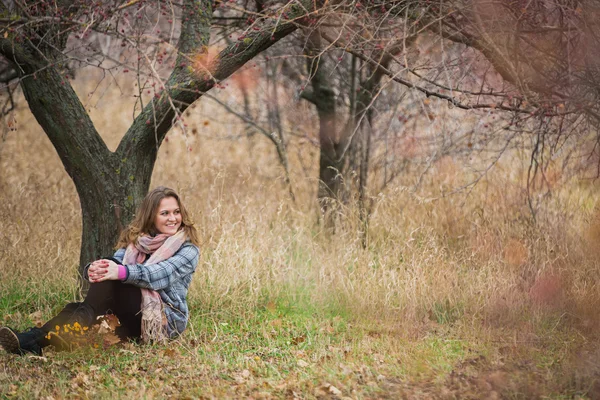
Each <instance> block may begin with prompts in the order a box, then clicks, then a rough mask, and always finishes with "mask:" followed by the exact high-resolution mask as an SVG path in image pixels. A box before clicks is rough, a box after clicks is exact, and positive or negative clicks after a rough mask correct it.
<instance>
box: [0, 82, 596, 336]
mask: <svg viewBox="0 0 600 400" xmlns="http://www.w3.org/2000/svg"><path fill="white" fill-rule="evenodd" d="M77 90H78V92H79V93H80V95H81V96H82V98H83V97H85V95H86V94H87V93H88V92H89V91H90V90H91V88H90V87H88V86H87V85H86V83H85V82H80V83H78V86H77ZM111 90H112V89H111ZM92 97H93V96H92ZM93 99H94V100H93V101H92V100H90V108H91V109H92V112H91V115H92V118H93V120H94V122H95V123H96V125H97V126H98V130H99V131H100V132H101V134H102V136H103V138H104V139H105V140H106V141H107V143H108V145H109V147H110V148H112V149H114V148H115V147H116V145H117V143H118V140H119V138H120V136H121V135H122V134H123V132H125V130H126V128H127V127H128V124H129V123H130V122H131V120H132V115H131V114H130V111H129V110H131V107H130V106H131V105H132V104H131V102H132V100H131V99H130V98H129V97H128V96H126V95H125V94H123V96H122V98H121V100H122V101H114V102H111V103H108V102H102V101H99V102H98V99H97V98H96V97H93ZM21 104H23V103H22V102H21ZM109 116H110V117H109ZM16 118H17V120H18V121H20V122H19V126H18V129H17V131H14V132H10V133H9V134H8V136H7V137H6V140H5V141H4V142H3V143H2V145H1V147H0V169H1V170H2V174H0V198H1V200H2V205H3V206H2V207H0V220H1V221H2V229H1V230H0V244H1V247H0V289H1V290H2V292H3V293H8V292H9V291H13V288H14V287H17V286H19V285H24V286H27V287H28V288H31V290H33V291H35V292H36V293H37V294H38V295H37V296H36V298H38V299H41V298H51V297H52V296H51V293H52V291H54V290H56V289H57V288H63V289H64V288H66V290H67V291H69V293H72V296H73V297H75V296H76V271H77V267H78V266H77V260H78V252H79V245H80V232H81V220H80V219H81V214H80V211H79V205H78V199H77V195H76V192H75V189H74V186H73V184H72V183H71V181H70V180H69V177H68V176H67V175H66V173H65V172H64V169H63V168H62V166H61V164H60V161H59V159H58V157H57V156H56V154H55V152H54V150H53V149H52V147H51V145H50V143H49V141H48V140H47V138H46V137H45V136H44V134H43V132H41V130H40V128H39V127H38V125H37V124H36V123H35V121H34V119H33V118H32V116H31V115H30V113H29V111H28V110H27V109H26V108H25V107H24V106H19V108H18V110H17V111H16ZM186 123H187V124H188V126H189V127H190V130H189V132H190V133H188V134H187V135H184V134H183V133H182V132H180V131H178V129H176V128H175V129H173V131H172V132H170V133H169V135H168V140H166V141H165V143H164V145H163V146H162V148H161V151H160V153H159V156H158V160H157V165H156V170H155V174H154V176H153V180H152V185H158V184H168V185H170V186H173V187H174V188H175V189H176V190H179V191H180V192H181V194H182V196H183V198H184V199H185V201H186V203H187V206H188V208H189V210H190V211H191V212H192V214H193V215H194V218H195V220H196V222H197V224H198V226H199V228H200V232H201V234H202V239H203V248H202V259H201V262H200V264H199V265H198V269H197V272H196V275H195V277H194V280H193V284H192V288H191V291H190V300H191V303H192V304H193V305H194V307H196V309H194V310H192V311H193V312H195V313H202V314H209V315H215V318H218V314H219V313H221V312H227V313H233V314H239V315H244V313H246V312H248V311H249V310H252V309H254V308H256V307H261V306H264V304H266V302H268V300H269V299H277V298H286V299H288V300H290V301H298V302H301V301H303V302H305V303H308V304H312V305H314V306H315V307H317V308H319V307H321V308H330V309H332V310H333V311H334V312H338V313H347V314H348V315H350V316H351V318H354V319H355V320H356V321H359V322H361V323H365V324H370V325H374V324H375V323H376V322H379V323H383V324H384V325H385V326H388V327H394V329H398V330H399V331H400V332H404V333H405V334H407V335H419V334H422V333H424V332H426V331H427V329H429V328H427V327H428V326H443V325H448V326H453V327H456V329H459V331H462V332H463V333H464V334H465V335H480V336H481V337H485V336H486V335H487V334H488V333H489V332H490V331H493V330H495V329H499V330H502V329H506V328H507V327H512V329H515V331H517V330H523V331H528V330H531V324H532V321H535V320H536V318H538V317H540V316H541V317H543V316H544V315H554V314H556V313H559V314H560V313H563V314H568V315H569V316H570V317H569V318H563V319H561V322H560V323H562V324H572V325H573V326H581V327H582V328H581V329H582V330H583V331H585V332H586V334H590V335H591V334H592V333H593V330H592V329H591V328H592V327H595V326H597V324H598V323H599V318H598V316H597V315H596V314H597V313H596V312H595V311H596V310H597V309H598V306H600V295H598V290H597V288H598V284H599V283H600V276H599V273H598V256H597V254H600V253H596V248H595V247H594V246H596V247H598V248H599V249H600V246H597V243H599V240H600V236H599V235H600V233H598V232H600V229H598V228H597V226H596V225H594V224H592V225H590V224H589V223H588V220H589V218H590V215H591V210H592V209H593V206H595V204H596V200H595V199H596V195H597V191H596V190H595V189H594V188H590V187H588V188H584V187H581V186H580V185H579V184H578V183H577V181H571V182H563V183H561V184H559V183H558V182H559V180H558V178H557V179H556V180H555V181H556V182H555V183H553V184H554V188H553V190H554V192H553V197H552V198H551V199H550V200H549V201H547V202H546V203H544V204H543V206H541V207H540V209H539V210H538V214H537V216H536V220H535V221H533V220H532V218H531V216H530V209H529V206H528V202H527V197H526V195H527V194H526V193H525V192H524V190H523V185H522V183H523V173H524V171H523V170H522V169H519V168H515V169H511V165H513V163H512V162H511V161H514V160H508V161H507V162H506V163H505V164H503V163H499V166H498V168H497V169H494V170H492V172H490V173H489V174H488V175H487V176H486V178H485V179H483V180H481V182H480V183H479V184H478V185H476V186H475V187H474V188H470V189H469V190H465V191H463V192H459V193H457V194H453V195H447V194H448V191H449V189H451V188H452V187H454V186H460V184H462V183H463V182H464V181H465V176H466V175H467V174H469V172H468V171H467V170H465V169H464V168H463V167H464V166H462V165H460V164H459V163H458V162H455V161H452V160H451V159H449V158H445V159H443V160H441V161H440V162H439V164H438V165H437V167H438V168H434V169H433V170H432V172H431V174H430V176H428V177H427V179H425V180H424V183H423V185H422V186H421V187H419V189H418V191H417V192H415V191H413V190H406V188H407V186H404V183H405V182H407V181H414V180H415V177H414V176H410V175H406V176H403V177H401V178H399V179H398V181H397V182H396V183H395V184H393V185H391V186H389V187H387V188H386V190H385V191H384V192H382V193H381V194H379V195H378V196H377V198H375V199H374V208H373V214H372V216H371V219H370V224H369V232H368V235H369V241H368V243H369V245H368V246H367V247H366V248H363V246H362V244H361V240H360V237H359V235H358V234H357V231H358V230H359V229H361V227H362V225H361V224H360V221H359V219H358V213H357V212H356V211H355V210H354V208H352V207H346V208H343V207H342V208H341V209H340V210H341V211H340V213H341V214H342V215H343V217H344V218H343V221H344V222H343V223H342V224H340V225H339V226H336V229H335V233H333V234H332V233H331V231H329V230H327V229H325V228H324V227H323V226H322V225H320V224H319V223H318V222H317V221H318V218H317V212H316V202H315V195H316V180H315V177H316V175H317V171H316V167H315V166H316V165H317V164H318V163H317V158H316V157H317V156H318V153H317V151H316V149H315V148H314V147H313V146H312V145H310V144H307V142H306V141H305V140H298V142H297V143H296V142H293V143H291V144H290V146H289V149H290V150H289V151H290V154H291V156H290V160H291V171H292V182H293V185H294V189H295V193H296V197H297V198H296V202H293V201H292V200H291V199H290V197H289V194H288V191H287V188H286V186H285V183H284V180H283V178H282V169H281V168H280V166H279V165H278V161H277V155H276V153H275V151H274V149H273V148H272V146H271V144H270V143H269V142H268V141H267V140H266V139H265V138H263V137H261V136H259V135H254V136H252V137H247V136H245V135H242V134H239V135H238V134H237V132H243V129H244V127H243V125H241V124H239V122H238V121H237V120H235V119H234V118H233V117H231V116H230V115H228V114H226V113H224V112H222V111H221V110H219V109H217V108H216V106H215V105H214V104H211V103H210V102H208V101H204V100H203V101H201V102H200V103H199V104H198V105H197V106H196V107H195V108H193V109H192V110H191V111H190V112H189V115H186ZM310 124H311V122H308V128H310V127H311V126H312V125H310ZM232 135H233V136H235V137H236V139H235V140H234V139H232V138H231V137H230V136H232ZM303 163H308V164H303ZM306 165H308V166H309V167H308V168H306ZM407 174H410V173H409V172H407ZM463 175H465V176H463ZM553 182H554V181H553ZM561 185H562V186H561ZM574 193H575V194H574ZM596 218H597V217H596ZM599 225H600V224H599ZM586 232H587V233H586ZM583 236H586V237H588V239H587V241H586V242H585V244H584V243H583V241H582V240H581V238H582V237H583ZM599 251H600V250H599ZM36 307H38V308H43V309H45V310H48V308H49V307H50V308H52V307H55V305H51V306H48V304H47V302H46V303H44V302H43V301H37V302H36V303H35V304H31V305H30V308H31V309H32V310H33V309H34V308H36ZM541 317H540V318H541ZM486 332H488V333H486Z"/></svg>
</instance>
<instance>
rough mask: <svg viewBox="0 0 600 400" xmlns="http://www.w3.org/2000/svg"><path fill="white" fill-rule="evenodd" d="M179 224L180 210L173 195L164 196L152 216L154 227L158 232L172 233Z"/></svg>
mask: <svg viewBox="0 0 600 400" xmlns="http://www.w3.org/2000/svg"><path fill="white" fill-rule="evenodd" d="M180 226H181V210H180V209H179V203H177V199H175V198H174V197H165V198H164V199H162V200H161V201H160V204H159V205H158V212H157V213H156V216H155V217H154V228H155V229H156V230H157V231H158V232H159V233H164V234H166V235H174V234H175V233H177V231H178V230H179V227H180Z"/></svg>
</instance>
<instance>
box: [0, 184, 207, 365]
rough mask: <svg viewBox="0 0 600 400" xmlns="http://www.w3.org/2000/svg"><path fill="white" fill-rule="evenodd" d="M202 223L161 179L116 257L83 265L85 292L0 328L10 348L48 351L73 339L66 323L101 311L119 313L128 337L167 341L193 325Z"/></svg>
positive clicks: (0, 338) (73, 324) (79, 327)
mask: <svg viewBox="0 0 600 400" xmlns="http://www.w3.org/2000/svg"><path fill="white" fill-rule="evenodd" d="M198 246H199V239H198V233H197V231H196V228H195V227H194V225H193V223H192V222H191V220H190V218H189V216H188V213H187V211H186V209H185V207H184V206H183V204H182V202H181V200H180V198H179V196H178V195H177V193H176V192H175V191H174V190H172V189H169V188H166V187H162V186H161V187H157V188H156V189H154V190H152V191H151V192H150V193H148V195H147V196H146V197H145V198H144V200H143V201H142V204H141V206H140V208H139V210H138V212H137V213H136V215H135V218H134V220H133V222H132V223H131V224H130V225H129V226H128V227H127V228H126V229H125V230H124V231H123V232H122V233H121V236H120V238H119V242H118V243H117V246H116V248H117V249H118V250H117V251H116V253H115V254H114V256H113V257H112V258H108V259H101V260H96V261H94V262H92V263H90V264H88V265H86V267H85V269H84V277H85V279H88V280H89V281H90V283H91V285H90V289H89V291H88V294H87V296H86V298H85V300H84V301H83V302H81V303H70V304H67V306H66V307H65V308H64V309H63V310H62V311H61V312H60V313H59V314H58V315H57V316H56V317H54V318H52V319H51V320H50V321H48V322H47V323H46V324H45V325H43V326H42V327H41V328H30V329H28V330H27V331H25V332H22V333H18V332H16V331H15V330H13V329H10V328H8V327H2V328H0V345H2V347H4V349H5V350H6V351H7V352H8V353H14V354H24V353H27V352H29V353H34V354H37V355H41V354H42V348H44V347H46V346H48V345H50V344H52V345H55V346H56V347H58V348H65V347H69V341H68V340H65V337H68V335H59V332H60V330H61V328H62V329H63V333H64V331H68V330H75V331H76V333H82V332H84V331H86V330H87V329H88V328H89V327H90V326H91V325H92V324H94V323H95V322H96V320H97V317H98V316H99V315H105V314H109V313H112V314H115V315H116V316H117V318H118V319H119V322H120V323H121V325H120V326H119V327H117V329H116V331H115V333H116V334H117V336H119V337H120V338H121V339H139V338H141V339H142V340H144V341H150V340H154V341H161V340H164V339H166V338H174V337H176V336H178V335H179V334H181V333H182V332H183V330H184V329H185V328H186V325H187V320H188V306H187V301H186V297H187V292H188V288H189V285H190V282H191V280H192V274H193V273H194V271H195V269H196V265H197V263H198V257H199V254H200V250H199V248H198Z"/></svg>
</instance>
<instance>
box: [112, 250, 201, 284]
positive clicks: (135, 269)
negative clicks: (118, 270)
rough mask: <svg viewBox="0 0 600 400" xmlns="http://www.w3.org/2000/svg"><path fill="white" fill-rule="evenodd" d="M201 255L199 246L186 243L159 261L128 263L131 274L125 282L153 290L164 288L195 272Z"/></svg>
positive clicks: (127, 266)
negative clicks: (154, 262) (168, 256)
mask: <svg viewBox="0 0 600 400" xmlns="http://www.w3.org/2000/svg"><path fill="white" fill-rule="evenodd" d="M199 256H200V250H199V249H198V247H196V246H194V245H193V244H191V243H189V242H188V243H185V244H184V245H183V246H181V248H180V249H179V250H177V252H176V253H175V254H174V255H173V256H172V257H170V258H169V259H167V260H164V261H161V262H159V263H156V264H150V265H148V264H146V265H144V264H133V265H126V266H125V267H126V268H127V270H128V272H129V274H128V276H127V278H126V279H125V280H124V281H123V282H124V283H129V284H131V285H134V286H138V287H142V288H147V289H152V290H159V289H164V288H166V287H169V286H170V285H172V284H173V283H174V282H177V281H178V280H179V279H181V278H182V277H184V276H187V275H190V274H191V273H193V272H194V271H195V270H196V265H197V264H198V259H199Z"/></svg>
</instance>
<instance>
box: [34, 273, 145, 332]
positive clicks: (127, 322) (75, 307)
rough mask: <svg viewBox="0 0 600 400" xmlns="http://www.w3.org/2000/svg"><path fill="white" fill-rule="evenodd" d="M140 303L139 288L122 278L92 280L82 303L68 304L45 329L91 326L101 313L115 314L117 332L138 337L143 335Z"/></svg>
mask: <svg viewBox="0 0 600 400" xmlns="http://www.w3.org/2000/svg"><path fill="white" fill-rule="evenodd" d="M141 304H142V292H141V290H140V288H139V287H136V286H132V285H128V284H125V283H123V282H121V281H104V282H98V283H92V284H91V285H90V290H89V291H88V294H87V296H86V298H85V300H84V301H83V302H82V303H69V304H67V305H66V306H65V308H64V309H63V310H62V311H61V312H60V313H58V315H57V316H56V317H54V318H52V319H51V320H50V321H48V322H46V323H45V324H44V326H43V327H42V330H44V331H45V332H50V331H53V330H54V329H55V327H56V326H57V325H58V326H60V327H62V326H64V325H66V324H71V325H72V324H74V323H75V322H79V324H80V325H82V326H88V327H89V326H91V325H93V324H94V323H95V322H96V317H98V316H99V315H105V314H114V315H116V317H117V318H118V319H119V322H120V323H121V326H120V327H118V328H117V334H118V335H119V336H120V337H121V338H123V339H124V338H132V339H137V338H139V337H140V336H141V334H142V313H141V312H140V309H141ZM47 344H49V343H47Z"/></svg>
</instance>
